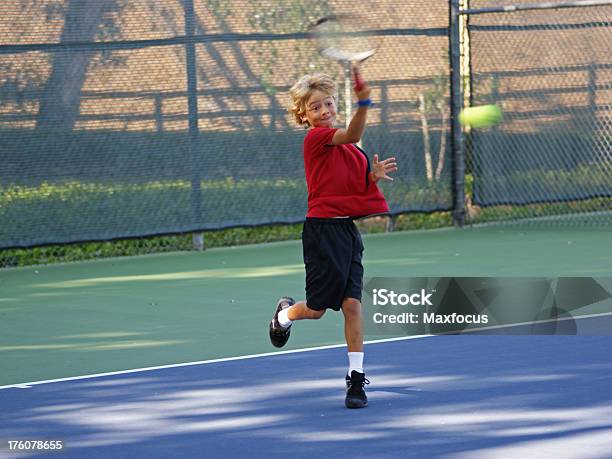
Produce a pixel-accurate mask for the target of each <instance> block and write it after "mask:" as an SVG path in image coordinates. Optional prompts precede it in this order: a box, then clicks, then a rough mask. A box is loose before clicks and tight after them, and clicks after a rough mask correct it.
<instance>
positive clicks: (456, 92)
mask: <svg viewBox="0 0 612 459" xmlns="http://www.w3.org/2000/svg"><path fill="white" fill-rule="evenodd" d="M459 8H460V0H451V7H450V31H449V52H450V63H451V69H450V92H451V151H452V156H451V158H452V161H451V164H452V177H453V178H452V180H453V184H452V187H453V222H454V223H455V226H458V227H462V226H463V224H464V221H465V205H464V201H465V189H464V183H465V158H464V152H463V134H462V130H461V124H459V113H460V112H461V108H462V105H463V97H462V92H461V85H462V82H461V32H460V27H459Z"/></svg>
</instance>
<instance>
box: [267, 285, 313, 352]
mask: <svg viewBox="0 0 612 459" xmlns="http://www.w3.org/2000/svg"><path fill="white" fill-rule="evenodd" d="M281 313H283V314H285V313H286V317H287V318H288V319H289V325H287V326H283V325H281V323H280V321H279V314H281ZM323 314H325V310H322V311H315V310H313V309H310V308H309V307H308V306H307V305H306V302H305V301H299V302H297V303H296V302H295V300H294V299H293V298H290V297H282V298H280V299H279V300H278V303H277V304H276V309H275V311H274V316H272V320H271V321H270V326H269V333H270V341H271V342H272V345H273V346H275V347H283V346H284V345H285V344H286V343H287V341H288V340H289V336H290V335H291V324H292V322H293V321H294V320H302V319H320V318H321V317H323Z"/></svg>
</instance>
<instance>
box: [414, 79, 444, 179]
mask: <svg viewBox="0 0 612 459" xmlns="http://www.w3.org/2000/svg"><path fill="white" fill-rule="evenodd" d="M447 88H448V77H446V76H444V75H438V76H436V77H435V78H434V79H433V83H432V85H431V87H430V88H429V90H428V91H426V92H424V93H421V94H419V113H420V116H421V129H422V131H423V154H424V156H425V174H426V176H427V181H428V182H430V183H431V182H433V181H434V179H435V180H440V177H441V175H442V170H443V169H444V163H445V159H446V124H447V119H448V114H447V103H446V97H447V96H446V91H447ZM432 112H434V113H435V112H438V113H439V115H440V123H441V126H440V150H439V152H438V164H437V166H436V170H435V172H434V169H433V157H432V154H431V145H430V143H429V120H428V117H429V116H430V114H431V113H432Z"/></svg>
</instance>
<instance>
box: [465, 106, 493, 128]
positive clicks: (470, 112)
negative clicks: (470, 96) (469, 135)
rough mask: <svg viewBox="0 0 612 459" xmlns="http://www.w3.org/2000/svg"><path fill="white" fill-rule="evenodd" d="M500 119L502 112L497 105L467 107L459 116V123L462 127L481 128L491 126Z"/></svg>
mask: <svg viewBox="0 0 612 459" xmlns="http://www.w3.org/2000/svg"><path fill="white" fill-rule="evenodd" d="M501 119H502V111H501V108H499V107H498V106H497V105H479V106H477V107H467V108H465V109H464V110H463V111H462V112H461V113H460V114H459V121H460V122H461V124H463V125H464V126H470V127H473V128H481V127H487V126H493V125H494V124H496V123H499V122H500V121H501Z"/></svg>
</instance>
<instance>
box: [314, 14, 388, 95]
mask: <svg viewBox="0 0 612 459" xmlns="http://www.w3.org/2000/svg"><path fill="white" fill-rule="evenodd" d="M308 32H309V34H310V36H311V38H312V39H314V40H315V41H316V43H317V48H318V50H319V53H321V55H322V56H324V57H326V58H327V59H331V60H334V61H337V62H340V63H341V64H355V63H361V62H363V61H365V60H366V59H368V58H370V57H372V56H373V55H374V53H375V52H376V48H377V46H376V39H375V36H374V34H373V33H372V30H371V29H369V28H368V25H367V22H366V21H364V20H363V18H361V17H359V16H356V15H348V14H344V15H332V16H325V17H323V18H320V19H319V20H317V21H316V22H314V23H313V24H311V26H310V27H309V29H308ZM353 84H354V87H355V90H357V91H359V90H360V89H361V88H362V87H363V81H362V79H361V77H360V74H359V71H358V68H357V66H354V67H353Z"/></svg>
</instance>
